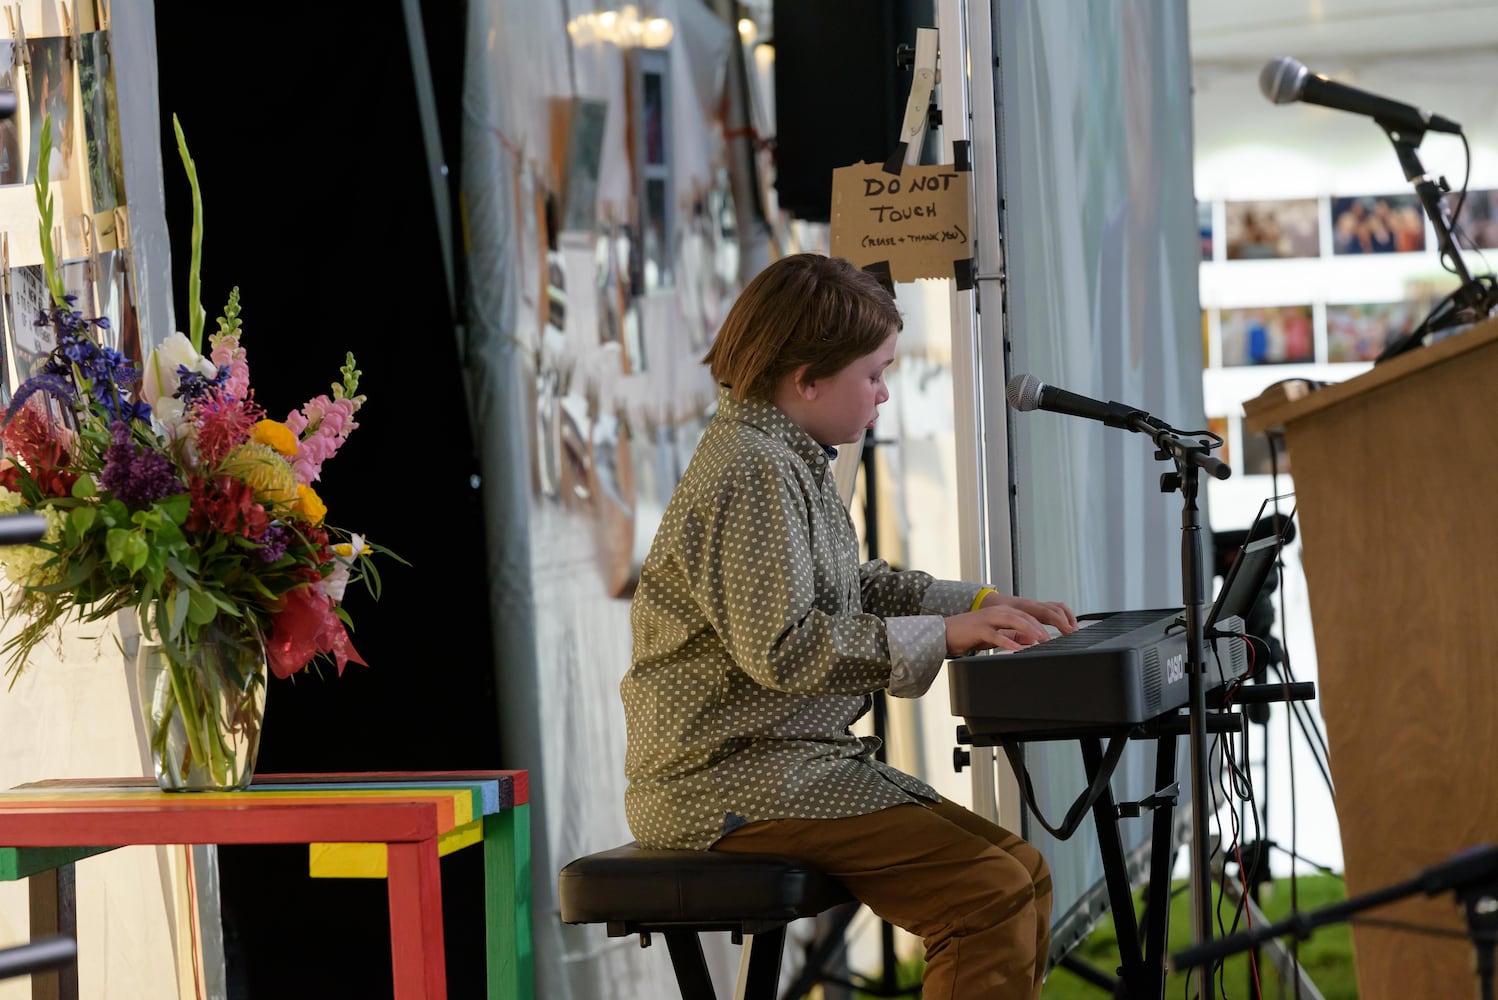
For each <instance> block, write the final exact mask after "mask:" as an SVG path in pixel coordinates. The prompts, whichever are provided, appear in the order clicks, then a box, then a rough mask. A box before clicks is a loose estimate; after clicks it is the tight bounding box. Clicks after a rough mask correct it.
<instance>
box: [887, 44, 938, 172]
mask: <svg viewBox="0 0 1498 1000" xmlns="http://www.w3.org/2000/svg"><path fill="white" fill-rule="evenodd" d="M940 37H941V36H940V34H939V33H938V32H937V30H936V29H935V28H917V29H916V30H915V58H914V67H915V74H914V78H913V79H912V80H911V81H910V96H909V97H908V98H907V99H906V101H905V117H904V118H903V119H901V121H900V134H899V136H898V137H897V138H896V141H895V151H894V153H893V154H891V155H890V158H889V159H888V160H886V161H885V164H884V169H885V172H886V173H891V174H898V173H899V172H900V167H901V166H902V165H906V164H908V165H910V166H912V167H913V166H916V165H918V164H919V163H920V162H921V146H922V144H923V143H924V141H925V138H926V127H927V125H928V124H929V123H930V116H931V95H932V94H933V93H934V92H935V90H936V84H937V82H938V81H939V80H940V79H941V77H940V76H939V75H938V74H937V70H936V49H937V40H938V39H939V38H940ZM902 48H904V47H903V46H902ZM904 51H905V52H909V51H910V50H909V49H904Z"/></svg>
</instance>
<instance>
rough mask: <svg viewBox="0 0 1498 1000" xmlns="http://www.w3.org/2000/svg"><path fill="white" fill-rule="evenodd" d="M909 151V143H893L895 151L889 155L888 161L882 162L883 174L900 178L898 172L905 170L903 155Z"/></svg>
mask: <svg viewBox="0 0 1498 1000" xmlns="http://www.w3.org/2000/svg"><path fill="white" fill-rule="evenodd" d="M909 149H910V143H908V142H897V143H895V151H894V152H893V153H891V154H889V159H887V160H885V161H884V172H885V173H887V174H894V175H895V176H896V177H899V176H900V171H901V170H903V169H904V168H905V153H906V151H907V150H909Z"/></svg>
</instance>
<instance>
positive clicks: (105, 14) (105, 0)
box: [94, 0, 109, 31]
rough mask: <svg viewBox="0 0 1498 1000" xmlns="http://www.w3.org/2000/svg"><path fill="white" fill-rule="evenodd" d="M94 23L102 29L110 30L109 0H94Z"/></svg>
mask: <svg viewBox="0 0 1498 1000" xmlns="http://www.w3.org/2000/svg"><path fill="white" fill-rule="evenodd" d="M94 23H95V24H96V25H98V26H99V30H100V31H108V30H109V0H94Z"/></svg>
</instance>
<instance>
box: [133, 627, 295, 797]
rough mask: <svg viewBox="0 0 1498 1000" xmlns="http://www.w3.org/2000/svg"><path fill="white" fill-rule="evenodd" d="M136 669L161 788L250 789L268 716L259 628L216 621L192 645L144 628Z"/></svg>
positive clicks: (174, 789) (153, 759)
mask: <svg viewBox="0 0 1498 1000" xmlns="http://www.w3.org/2000/svg"><path fill="white" fill-rule="evenodd" d="M148 635H150V638H147V636H148ZM135 665H136V680H137V683H138V684H139V687H140V705H141V710H142V712H143V713H144V715H145V728H146V736H147V738H148V739H149V741H150V745H151V761H152V764H153V765H154V768H155V771H156V784H157V785H158V786H160V787H161V788H162V789H163V790H164V791H169V792H185V791H234V790H238V789H243V788H248V787H249V785H250V781H251V779H252V778H253V777H254V774H255V756H256V754H257V753H258V752H259V749H260V724H261V720H262V718H263V715H264V711H265V674H266V661H265V644H264V642H263V641H262V640H261V637H260V635H259V633H258V632H257V631H256V630H255V628H254V626H253V624H252V623H250V622H247V621H244V620H241V619H237V618H220V619H216V620H215V621H213V622H210V623H209V624H208V625H205V626H202V627H201V628H200V630H199V632H198V638H197V640H196V641H193V642H189V643H183V642H182V641H180V640H178V641H177V642H175V643H174V642H170V641H168V642H163V641H162V639H161V637H160V636H159V635H154V634H152V633H150V632H149V631H148V630H146V629H145V628H142V636H141V640H140V647H139V649H138V651H137V653H136V657H135Z"/></svg>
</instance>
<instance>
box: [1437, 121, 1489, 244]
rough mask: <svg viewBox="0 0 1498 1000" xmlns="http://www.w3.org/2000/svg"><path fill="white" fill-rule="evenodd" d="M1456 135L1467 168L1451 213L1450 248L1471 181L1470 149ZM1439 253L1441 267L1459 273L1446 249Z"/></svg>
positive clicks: (1463, 135)
mask: <svg viewBox="0 0 1498 1000" xmlns="http://www.w3.org/2000/svg"><path fill="white" fill-rule="evenodd" d="M1457 135H1459V136H1461V140H1462V150H1463V151H1464V152H1465V153H1466V160H1467V166H1466V170H1465V172H1464V173H1463V174H1462V190H1461V192H1460V193H1459V194H1458V195H1457V196H1456V210H1455V211H1453V212H1452V213H1451V226H1450V229H1451V246H1452V247H1456V246H1457V245H1458V244H1457V238H1456V234H1457V219H1459V218H1460V217H1461V214H1462V206H1463V205H1465V204H1466V203H1467V183H1468V182H1469V181H1470V180H1471V179H1472V147H1471V146H1470V145H1469V144H1468V143H1467V137H1466V135H1465V134H1463V133H1461V132H1458V133H1457ZM1440 251H1441V266H1442V267H1443V268H1445V269H1446V270H1447V271H1449V272H1450V273H1452V274H1458V273H1459V272H1458V271H1457V268H1456V260H1455V258H1453V257H1452V256H1451V254H1450V253H1449V252H1448V250H1447V248H1446V247H1441V248H1440ZM1484 263H1486V259H1484Z"/></svg>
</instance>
